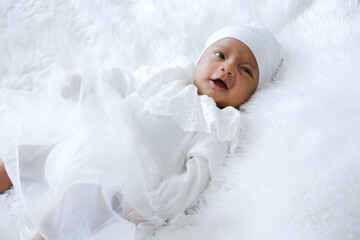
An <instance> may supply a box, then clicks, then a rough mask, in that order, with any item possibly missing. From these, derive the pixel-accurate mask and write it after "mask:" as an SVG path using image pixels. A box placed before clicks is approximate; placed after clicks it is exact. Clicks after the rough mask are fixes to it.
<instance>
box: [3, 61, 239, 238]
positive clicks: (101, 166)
mask: <svg viewBox="0 0 360 240" xmlns="http://www.w3.org/2000/svg"><path fill="white" fill-rule="evenodd" d="M193 70H194V67H193V66H192V65H189V66H188V67H186V68H181V67H169V68H165V69H160V70H159V69H154V68H146V67H144V68H141V69H139V70H138V71H137V72H136V74H135V75H134V74H131V73H128V72H126V71H124V70H121V69H112V70H107V71H104V72H103V73H102V74H100V75H97V76H86V74H83V75H84V76H82V77H81V86H80V85H79V88H78V89H77V90H76V91H74V92H71V91H70V93H69V92H68V90H69V89H70V88H69V86H67V87H63V89H62V90H63V91H62V92H61V93H62V96H49V95H45V94H39V93H34V92H25V91H12V90H2V91H1V96H0V146H1V148H0V158H1V159H3V160H4V161H5V166H6V169H7V171H8V174H9V176H10V178H11V179H12V181H13V184H14V187H15V189H16V190H17V191H18V192H19V195H20V196H21V198H22V201H23V202H24V204H25V206H26V209H27V211H28V214H29V216H30V218H31V220H32V221H33V223H34V224H35V226H36V227H37V228H38V229H39V231H40V232H41V233H42V235H43V236H45V238H46V239H115V238H118V237H119V236H121V239H134V234H135V230H136V227H135V225H134V224H133V223H130V222H128V221H127V220H125V219H124V216H125V214H126V213H127V212H128V211H129V210H130V209H136V211H137V212H139V213H140V214H141V216H143V217H144V218H145V219H146V220H147V222H145V223H142V224H140V225H139V228H140V229H144V230H146V229H150V230H151V229H153V228H155V227H156V226H159V225H162V224H164V223H165V222H166V220H168V219H170V218H172V217H175V216H176V215H178V214H183V213H184V211H185V210H186V209H187V208H189V207H191V206H193V205H194V204H195V203H196V200H197V198H198V196H199V194H200V192H201V191H203V190H204V188H205V187H206V184H207V183H208V181H209V179H210V178H213V177H215V176H216V174H217V172H218V170H219V169H220V167H221V165H222V163H223V160H224V158H225V154H226V153H228V152H232V151H233V150H234V149H235V147H236V146H237V144H238V137H239V131H240V112H239V111H238V110H236V109H234V108H232V107H227V108H224V109H219V108H217V107H216V104H215V102H214V101H213V100H212V99H211V98H209V97H207V96H199V95H198V94H197V88H196V86H195V85H193V84H192V77H193ZM134 82H135V87H134V85H133V83H134ZM70 90H71V89H70Z"/></svg>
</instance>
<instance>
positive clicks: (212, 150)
mask: <svg viewBox="0 0 360 240" xmlns="http://www.w3.org/2000/svg"><path fill="white" fill-rule="evenodd" d="M227 148H228V143H224V142H220V141H219V140H218V139H217V137H216V135H214V134H207V133H198V134H197V135H196V136H195V138H194V139H193V142H192V144H191V147H190V149H189V151H188V153H187V155H186V158H187V159H188V160H187V162H186V171H185V172H184V173H182V174H179V175H174V176H170V177H168V178H166V179H165V180H164V181H162V182H161V183H160V186H159V187H158V188H157V189H155V190H152V191H151V192H150V196H151V197H152V203H153V205H154V207H155V208H156V210H157V215H158V216H159V217H163V218H166V217H173V216H175V215H177V214H179V213H181V212H184V211H185V210H186V209H188V208H189V207H192V206H193V205H195V204H196V202H197V199H198V197H199V194H200V193H201V192H202V191H203V190H204V189H205V188H206V185H207V183H208V181H209V179H210V178H213V177H214V176H216V173H217V171H218V170H219V168H220V167H221V165H222V163H223V161H224V159H225V154H226V152H227Z"/></svg>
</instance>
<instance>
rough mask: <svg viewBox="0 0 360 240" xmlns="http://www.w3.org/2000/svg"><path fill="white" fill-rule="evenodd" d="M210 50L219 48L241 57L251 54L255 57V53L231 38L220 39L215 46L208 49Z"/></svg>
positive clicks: (239, 41)
mask: <svg viewBox="0 0 360 240" xmlns="http://www.w3.org/2000/svg"><path fill="white" fill-rule="evenodd" d="M209 48H219V49H224V50H226V51H231V52H233V53H237V54H240V55H244V54H245V55H247V54H250V55H251V56H254V53H253V52H252V50H251V49H250V48H249V47H248V46H247V45H246V44H245V43H243V42H242V41H241V40H239V39H236V38H231V37H226V38H222V39H219V40H218V41H216V42H215V43H214V44H212V45H211V46H209V47H208V49H209Z"/></svg>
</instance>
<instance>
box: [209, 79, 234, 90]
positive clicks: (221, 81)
mask: <svg viewBox="0 0 360 240" xmlns="http://www.w3.org/2000/svg"><path fill="white" fill-rule="evenodd" d="M210 80H211V81H212V82H213V83H214V84H215V85H216V86H218V87H220V88H222V89H225V90H228V89H229V83H228V81H227V80H226V79H224V78H214V79H210Z"/></svg>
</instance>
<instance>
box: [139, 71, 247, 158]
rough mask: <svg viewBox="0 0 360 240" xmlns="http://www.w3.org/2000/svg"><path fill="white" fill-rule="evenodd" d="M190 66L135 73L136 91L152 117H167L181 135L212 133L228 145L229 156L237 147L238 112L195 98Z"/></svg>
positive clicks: (209, 99)
mask: <svg viewBox="0 0 360 240" xmlns="http://www.w3.org/2000/svg"><path fill="white" fill-rule="evenodd" d="M194 71H195V67H194V65H193V64H191V65H188V66H187V67H185V68H182V67H169V68H165V69H162V70H158V69H156V70H154V69H153V68H152V69H150V70H149V68H143V69H140V71H138V73H139V72H140V74H137V75H138V77H137V80H136V89H137V92H138V93H139V95H140V96H141V97H142V98H143V99H144V100H145V108H146V109H147V111H149V112H150V113H152V114H158V115H165V116H171V117H172V118H173V119H174V121H175V122H176V123H177V124H178V125H179V126H180V127H181V128H182V129H183V130H184V131H205V132H207V133H210V132H215V131H216V134H217V137H218V139H219V140H220V141H222V142H230V152H233V151H234V150H235V148H236V146H237V145H238V143H239V136H240V130H241V115H240V111H239V110H237V109H235V108H233V107H226V108H223V109H219V108H218V107H217V106H216V104H215V101H214V100H213V99H212V98H210V97H208V96H206V95H201V96H200V95H198V93H197V88H196V86H195V85H194V84H193V74H194Z"/></svg>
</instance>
